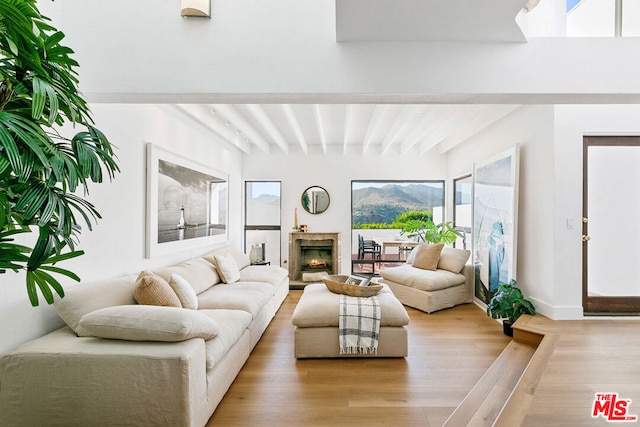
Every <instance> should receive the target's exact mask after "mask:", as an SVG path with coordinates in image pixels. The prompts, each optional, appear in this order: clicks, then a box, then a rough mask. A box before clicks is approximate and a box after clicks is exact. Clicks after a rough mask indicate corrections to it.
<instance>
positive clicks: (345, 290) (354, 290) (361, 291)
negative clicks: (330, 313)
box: [322, 275, 382, 297]
mask: <svg viewBox="0 0 640 427" xmlns="http://www.w3.org/2000/svg"><path fill="white" fill-rule="evenodd" d="M348 277H349V276H343V275H334V276H329V277H323V278H322V281H323V282H324V284H325V285H326V286H327V289H329V290H330V291H331V292H333V293H334V294H344V295H349V296H352V297H370V296H373V295H376V294H377V293H378V292H380V289H382V285H377V284H371V283H369V285H367V286H358V285H351V284H347V283H345V282H346V280H347V278H348Z"/></svg>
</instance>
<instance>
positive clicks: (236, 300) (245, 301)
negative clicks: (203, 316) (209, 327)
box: [198, 282, 273, 317]
mask: <svg viewBox="0 0 640 427" xmlns="http://www.w3.org/2000/svg"><path fill="white" fill-rule="evenodd" d="M272 296H273V286H271V285H269V284H268V283H258V282H237V283H229V284H219V285H216V286H212V287H211V288H209V289H207V290H206V291H204V292H203V293H201V294H198V308H199V309H200V310H204V309H216V308H223V309H230V310H243V311H246V312H247V313H251V315H252V316H254V317H255V316H256V315H257V314H258V313H259V312H260V310H261V309H262V308H263V307H264V306H265V305H266V304H267V302H268V301H269V299H271V297H272Z"/></svg>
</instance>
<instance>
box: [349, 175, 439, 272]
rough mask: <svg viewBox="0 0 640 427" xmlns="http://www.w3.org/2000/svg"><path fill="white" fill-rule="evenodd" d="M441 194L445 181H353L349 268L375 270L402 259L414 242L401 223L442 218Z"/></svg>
mask: <svg viewBox="0 0 640 427" xmlns="http://www.w3.org/2000/svg"><path fill="white" fill-rule="evenodd" d="M444 198H445V194H444V181H352V182H351V224H352V225H351V252H352V255H351V259H352V261H351V270H352V272H353V273H356V274H358V273H360V274H376V273H377V272H378V271H379V270H380V269H384V268H386V267H391V266H394V265H399V264H400V263H403V262H404V260H405V259H406V256H407V254H408V252H410V250H411V248H412V247H413V246H415V240H414V241H413V242H411V241H409V240H412V239H410V238H409V236H408V235H407V234H406V233H403V230H402V228H403V226H404V224H405V223H406V221H407V220H409V219H412V218H415V219H418V218H422V219H431V220H432V221H434V222H435V223H441V222H444Z"/></svg>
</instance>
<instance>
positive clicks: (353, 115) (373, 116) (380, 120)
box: [170, 0, 537, 155]
mask: <svg viewBox="0 0 640 427" xmlns="http://www.w3.org/2000/svg"><path fill="white" fill-rule="evenodd" d="M536 4H537V0H483V1H478V0H421V1H419V2H416V1H415V0H377V1H371V0H336V42H337V43H349V42H354V41H355V42H359V43H362V42H365V43H366V42H368V41H380V40H393V41H408V42H411V41H445V40H446V41H461V40H466V41H469V40H472V41H478V42H479V43H483V42H496V41H497V42H504V43H521V42H526V38H525V37H524V35H523V33H522V31H521V30H520V27H519V26H518V25H517V23H516V17H517V15H518V14H521V13H525V12H526V11H527V10H528V9H531V8H532V7H534V6H535V5H536ZM323 102H326V100H324V101H323ZM518 107H519V106H518V105H480V104H464V105H460V104H413V103H411V104H337V103H336V104H330V103H321V104H311V103H307V104H305V103H295V104H275V103H274V104H179V105H172V106H171V107H170V108H171V109H172V113H176V114H179V115H181V116H182V117H183V119H185V120H188V121H190V122H191V123H192V124H193V125H194V126H196V127H197V128H199V129H200V130H202V131H203V132H206V133H207V134H208V135H209V136H210V137H212V138H214V139H216V140H218V141H219V142H222V143H224V144H227V145H231V146H234V147H236V148H237V149H239V150H241V151H243V152H245V153H277V152H281V153H294V152H302V153H305V154H309V153H313V154H315V153H324V154H327V153H331V154H335V153H345V154H346V153H354V152H361V153H362V154H367V153H379V154H385V153H388V152H396V153H398V152H399V153H403V154H405V153H412V154H415V153H418V154H420V155H423V154H427V153H446V152H447V151H449V150H451V149H452V148H453V147H455V146H456V145H458V144H460V143H462V142H464V141H465V140H466V139H468V138H469V137H471V136H472V135H474V134H476V133H478V132H480V131H482V130H483V129H485V128H486V127H487V126H490V125H491V124H493V123H495V122H496V121H498V120H500V119H501V118H503V117H504V116H505V115H507V114H509V113H511V112H512V111H514V110H515V109H516V108H518Z"/></svg>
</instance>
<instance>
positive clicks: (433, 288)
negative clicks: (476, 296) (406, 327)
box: [379, 243, 474, 313]
mask: <svg viewBox="0 0 640 427" xmlns="http://www.w3.org/2000/svg"><path fill="white" fill-rule="evenodd" d="M420 245H425V244H424V243H421V244H420ZM420 249H421V247H420V246H418V247H416V248H415V249H413V251H412V252H411V254H409V256H408V257H407V261H406V263H405V264H404V265H401V266H399V267H391V268H387V269H384V270H382V271H380V276H382V279H380V280H379V282H380V283H384V284H386V285H388V286H389V288H391V291H392V292H393V293H394V295H395V296H396V298H398V299H399V300H400V302H402V304H404V305H407V306H409V307H413V308H417V309H418V310H422V311H424V312H427V313H432V312H434V311H438V310H442V309H445V308H450V307H453V306H455V305H458V304H465V303H470V302H472V301H473V280H474V270H473V266H472V265H469V264H466V262H467V261H468V259H469V256H470V255H471V252H470V251H468V250H464V249H455V248H447V247H445V248H442V252H441V253H440V255H439V257H438V258H436V259H435V260H434V262H435V264H434V267H435V268H427V269H424V268H418V267H416V266H415V265H414V258H415V254H416V253H417V251H418V250H420Z"/></svg>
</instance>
